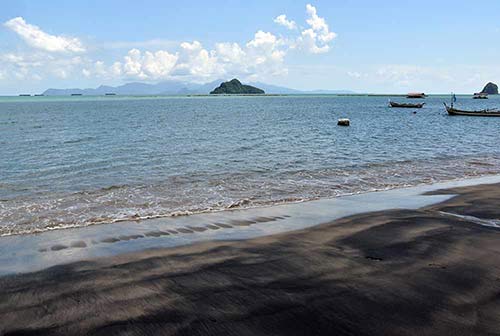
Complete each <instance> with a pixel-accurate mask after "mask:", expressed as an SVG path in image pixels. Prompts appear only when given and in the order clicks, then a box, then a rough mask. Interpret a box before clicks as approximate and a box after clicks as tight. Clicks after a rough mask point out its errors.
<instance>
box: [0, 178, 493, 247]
mask: <svg viewBox="0 0 500 336" xmlns="http://www.w3.org/2000/svg"><path fill="white" fill-rule="evenodd" d="M497 177H498V178H499V179H500V174H484V175H477V176H462V177H459V178H454V179H449V180H442V181H437V182H436V181H435V182H432V183H428V182H421V183H417V184H414V185H403V186H393V187H387V188H380V189H369V190H363V191H357V192H348V193H343V194H338V195H335V196H328V197H317V198H301V199H293V200H279V201H275V202H271V201H269V202H267V203H260V204H256V205H252V206H245V201H246V199H241V200H239V201H238V202H235V203H233V204H230V205H229V206H227V207H224V208H215V209H214V208H207V209H201V210H175V211H172V212H169V213H167V214H158V215H149V216H143V217H141V216H130V217H126V218H116V219H112V220H105V221H102V222H99V221H96V222H91V223H82V224H80V223H78V224H64V225H59V226H55V225H53V226H50V227H42V228H32V229H27V230H25V231H11V232H9V233H2V234H0V239H1V238H3V237H11V236H23V235H33V234H35V235H36V234H43V233H46V232H50V231H57V230H76V229H83V228H86V227H89V226H94V225H111V224H119V223H122V222H137V221H149V220H158V219H167V218H176V217H184V216H197V215H203V214H211V213H220V212H230V211H243V210H258V209H266V208H271V207H276V206H281V205H288V204H298V203H307V202H314V201H321V200H331V199H339V198H344V197H351V196H357V195H364V194H371V193H380V192H387V191H392V190H406V189H412V188H422V187H426V186H430V187H432V186H434V185H445V184H450V183H456V182H458V183H461V182H465V183H468V181H474V180H477V179H479V180H481V179H485V178H486V179H489V178H493V179H495V178H497ZM240 203H241V204H240Z"/></svg>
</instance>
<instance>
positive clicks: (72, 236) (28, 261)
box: [0, 175, 500, 276]
mask: <svg viewBox="0 0 500 336" xmlns="http://www.w3.org/2000/svg"><path fill="white" fill-rule="evenodd" d="M491 183H500V175H492V176H484V177H480V178H473V179H460V180H454V181H448V182H441V183H435V184H422V185H418V186H414V187H408V188H398V189H391V190H385V191H377V192H368V193H361V194H354V195H349V196H341V197H335V198H330V199H319V200H313V201H306V202H296V203H285V204H280V205H273V206H269V207H256V208H246V209H230V210H227V211H218V212H208V213H199V214H193V215H189V216H178V217H162V218H155V219H147V220H139V221H121V222H117V223H112V224H103V225H90V226H85V227H77V228H69V229H63V230H51V231H44V232H41V233H35V234H27V235H11V236H3V237H0V242H1V244H0V265H2V266H1V267H0V276H2V275H8V274H15V273H26V272H33V271H40V270H43V269H45V268H48V267H52V266H56V265H61V264H67V263H72V262H78V261H81V260H89V259H94V258H102V257H110V256H116V255H120V254H127V253H137V252H141V251H144V250H148V249H158V248H175V247H178V246H184V245H192V244H197V243H203V242H207V241H228V240H248V239H252V238H258V237H262V236H271V235H276V234H282V233H286V232H291V231H297V230H302V229H307V228H311V227H314V226H317V225H321V224H323V223H327V222H331V221H332V220H338V219H341V218H344V217H348V216H353V215H359V214H363V213H369V212H377V211H387V210H392V209H418V208H421V207H423V206H430V205H432V204H438V203H440V202H443V201H446V200H447V199H449V198H450V197H452V195H429V194H428V193H429V192H432V191H435V190H439V189H450V188H456V187H466V186H470V185H477V184H491Z"/></svg>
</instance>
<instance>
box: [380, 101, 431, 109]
mask: <svg viewBox="0 0 500 336" xmlns="http://www.w3.org/2000/svg"><path fill="white" fill-rule="evenodd" d="M424 105H425V103H421V104H401V103H395V102H389V106H390V107H395V108H422V107H424Z"/></svg>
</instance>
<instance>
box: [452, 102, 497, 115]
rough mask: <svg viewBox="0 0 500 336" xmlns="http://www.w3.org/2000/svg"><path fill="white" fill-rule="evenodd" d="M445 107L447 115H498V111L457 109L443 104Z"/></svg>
mask: <svg viewBox="0 0 500 336" xmlns="http://www.w3.org/2000/svg"><path fill="white" fill-rule="evenodd" d="M444 106H445V107H446V111H447V112H448V114H449V115H452V116H470V117H500V111H488V110H482V111H463V110H457V109H455V108H453V107H449V106H448V105H446V104H444Z"/></svg>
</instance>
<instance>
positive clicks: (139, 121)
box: [0, 95, 500, 236]
mask: <svg viewBox="0 0 500 336" xmlns="http://www.w3.org/2000/svg"><path fill="white" fill-rule="evenodd" d="M389 99H392V100H394V101H407V100H406V99H405V98H404V97H389V96H354V95H351V96H349V95H347V96H341V95H317V96H316V95H315V96H313V95H292V96H255V97H251V96H250V97H249V96H220V97H219V96H217V97H211V96H192V97H185V96H182V97H181V96H169V97H126V96H103V97H90V96H89V97H87V96H78V97H0V236H8V235H17V234H30V233H38V232H43V231H48V230H54V229H64V228H74V227H83V226H89V225H95V224H106V223H116V222H121V221H130V220H137V221H140V220H143V219H148V218H162V217H171V216H189V215H190V214H195V213H203V212H216V211H224V210H228V209H240V208H255V207H267V206H272V205H276V204H283V203H293V202H304V201H308V200H317V199H322V198H332V197H337V196H342V195H352V194H359V193H366V192H371V191H378V190H388V189H394V188H402V187H409V186H416V185H421V184H432V183H436V182H445V181H450V180H460V179H466V178H472V177H479V176H485V175H495V174H499V173H500V118H480V117H459V116H454V117H452V116H448V115H447V114H446V111H445V109H444V106H443V102H449V101H450V97H449V96H429V97H428V98H426V99H425V100H424V101H425V103H426V105H425V107H424V108H422V109H395V108H389V107H388V100H389ZM417 101H418V102H420V101H419V100H417ZM412 102H416V101H415V100H414V101H412ZM456 104H457V106H459V107H460V108H464V109H476V110H477V109H482V108H494V107H497V108H500V97H495V96H490V99H488V100H473V99H471V96H458V101H457V102H456ZM339 118H349V119H350V121H351V126H350V127H340V126H337V120H338V119H339Z"/></svg>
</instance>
